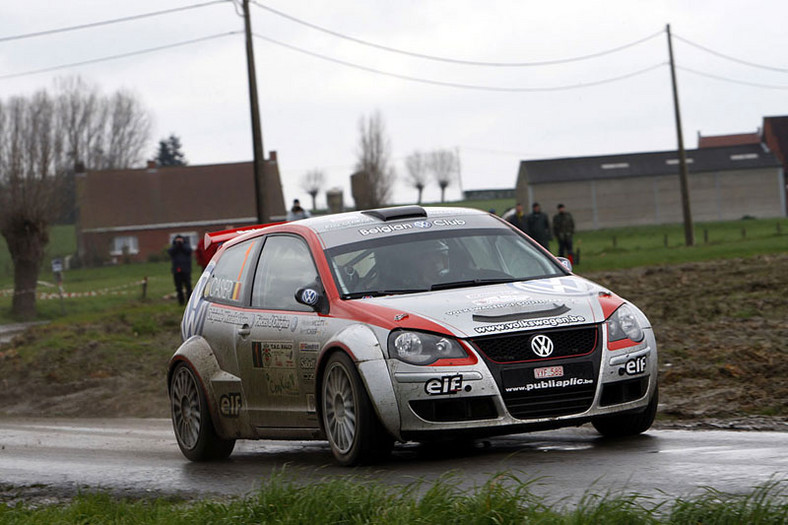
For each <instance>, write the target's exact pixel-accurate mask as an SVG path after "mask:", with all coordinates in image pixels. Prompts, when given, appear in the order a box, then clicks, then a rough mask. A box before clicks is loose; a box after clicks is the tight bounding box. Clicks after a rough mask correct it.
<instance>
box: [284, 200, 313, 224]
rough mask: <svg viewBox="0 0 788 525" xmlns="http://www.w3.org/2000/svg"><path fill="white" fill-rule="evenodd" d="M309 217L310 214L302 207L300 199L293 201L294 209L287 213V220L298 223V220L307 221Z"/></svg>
mask: <svg viewBox="0 0 788 525" xmlns="http://www.w3.org/2000/svg"><path fill="white" fill-rule="evenodd" d="M307 217H310V214H309V212H308V211H306V210H305V209H304V208H302V207H301V203H300V202H299V201H298V199H295V200H293V207H292V208H290V211H288V212H287V220H288V221H297V220H298V219H306V218H307Z"/></svg>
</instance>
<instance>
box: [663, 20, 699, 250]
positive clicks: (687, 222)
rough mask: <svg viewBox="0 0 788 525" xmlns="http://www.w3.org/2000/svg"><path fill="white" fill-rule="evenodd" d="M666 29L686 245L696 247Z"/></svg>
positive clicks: (674, 79)
mask: <svg viewBox="0 0 788 525" xmlns="http://www.w3.org/2000/svg"><path fill="white" fill-rule="evenodd" d="M666 27H667V33H668V54H669V55H670V78H671V80H672V81H673V109H674V111H675V113H676V135H678V140H679V186H680V187H681V211H682V214H683V215H684V244H685V245H687V246H695V228H694V227H693V225H692V211H691V210H690V198H689V185H688V183H687V153H686V152H685V151H684V137H683V135H682V133H681V112H680V111H679V91H678V87H677V86H676V64H675V62H674V61H673V39H672V38H671V37H670V24H668V25H667V26H666Z"/></svg>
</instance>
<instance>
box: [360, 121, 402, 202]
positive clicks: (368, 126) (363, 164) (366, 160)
mask: <svg viewBox="0 0 788 525" xmlns="http://www.w3.org/2000/svg"><path fill="white" fill-rule="evenodd" d="M358 130H359V141H358V149H357V160H356V171H357V172H359V173H362V174H364V176H365V178H366V184H365V195H364V196H363V201H364V206H365V207H369V208H378V207H380V206H383V205H384V204H386V203H387V202H388V201H389V198H390V197H391V191H392V189H393V186H394V180H395V178H396V173H395V172H394V168H393V166H391V165H390V164H389V162H390V157H391V145H390V143H389V139H388V137H386V127H385V124H384V123H383V117H382V116H381V114H380V112H379V111H376V112H375V113H373V114H372V115H370V116H369V117H368V118H364V117H362V118H361V119H360V120H359V122H358ZM354 198H355V196H354Z"/></svg>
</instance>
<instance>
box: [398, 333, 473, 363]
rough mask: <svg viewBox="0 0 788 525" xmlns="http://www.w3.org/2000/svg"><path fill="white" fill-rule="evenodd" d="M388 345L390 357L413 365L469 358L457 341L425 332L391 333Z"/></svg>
mask: <svg viewBox="0 0 788 525" xmlns="http://www.w3.org/2000/svg"><path fill="white" fill-rule="evenodd" d="M388 345H389V357H393V358H395V359H399V360H400V361H404V362H406V363H410V364H412V365H429V364H432V363H434V362H435V361H438V360H439V359H462V358H465V357H468V354H467V352H466V351H465V349H463V347H462V346H460V343H458V342H457V341H456V340H454V339H452V338H449V337H443V336H440V335H433V334H426V333H423V332H408V331H395V332H391V334H389V341H388Z"/></svg>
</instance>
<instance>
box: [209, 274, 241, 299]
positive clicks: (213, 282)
mask: <svg viewBox="0 0 788 525" xmlns="http://www.w3.org/2000/svg"><path fill="white" fill-rule="evenodd" d="M204 295H205V296H206V297H210V298H211V299H223V300H225V301H238V299H239V298H240V297H241V283H240V281H233V280H232V279H222V278H219V277H216V276H213V277H211V278H210V280H209V281H208V283H207V284H206V285H205V292H204Z"/></svg>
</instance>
